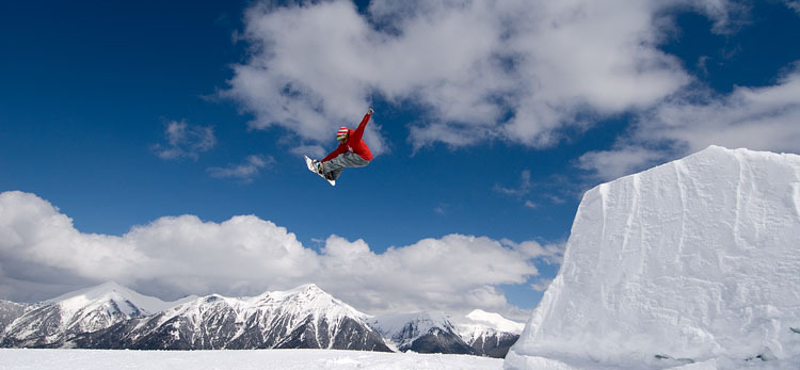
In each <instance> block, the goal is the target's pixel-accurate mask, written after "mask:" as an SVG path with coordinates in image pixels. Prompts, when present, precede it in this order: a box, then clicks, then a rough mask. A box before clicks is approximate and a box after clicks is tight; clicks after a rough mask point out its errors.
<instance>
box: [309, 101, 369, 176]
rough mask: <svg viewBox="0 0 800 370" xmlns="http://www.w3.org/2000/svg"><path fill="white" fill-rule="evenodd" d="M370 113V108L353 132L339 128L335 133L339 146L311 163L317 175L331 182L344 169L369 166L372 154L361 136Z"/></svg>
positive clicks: (345, 128)
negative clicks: (319, 159)
mask: <svg viewBox="0 0 800 370" xmlns="http://www.w3.org/2000/svg"><path fill="white" fill-rule="evenodd" d="M372 112H373V111H372V108H370V109H369V111H368V112H367V114H366V115H364V119H362V120H361V123H360V124H359V125H358V128H356V129H355V130H351V129H349V128H347V127H341V128H339V131H336V140H338V141H339V146H337V147H336V149H335V150H334V151H332V152H331V153H330V154H328V155H327V156H326V157H325V158H323V159H322V160H321V161H317V160H313V161H312V166H313V168H314V169H315V170H316V172H317V174H319V175H320V176H322V177H324V178H325V179H326V180H328V181H330V182H333V181H336V179H338V178H339V176H340V175H341V174H342V171H344V169H345V168H351V167H364V166H366V165H368V164H369V162H370V161H371V160H372V152H371V151H370V150H369V147H368V146H367V143H365V142H364V139H363V136H364V129H365V128H366V127H367V123H368V122H369V119H370V116H372Z"/></svg>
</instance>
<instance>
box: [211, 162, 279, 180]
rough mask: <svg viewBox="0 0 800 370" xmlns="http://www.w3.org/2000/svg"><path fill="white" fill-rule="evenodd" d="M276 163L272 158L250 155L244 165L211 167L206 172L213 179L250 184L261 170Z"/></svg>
mask: <svg viewBox="0 0 800 370" xmlns="http://www.w3.org/2000/svg"><path fill="white" fill-rule="evenodd" d="M274 162H275V159H274V158H272V157H264V156H261V155H250V156H247V158H245V161H244V163H240V164H229V165H228V166H227V167H211V168H209V169H207V170H206V171H207V172H208V174H209V175H210V176H211V177H215V178H218V179H225V178H233V179H238V180H240V181H243V182H245V183H250V182H252V181H253V178H254V177H255V176H257V175H258V173H259V172H260V171H261V169H263V168H265V167H268V166H271V165H272V164H273V163H274Z"/></svg>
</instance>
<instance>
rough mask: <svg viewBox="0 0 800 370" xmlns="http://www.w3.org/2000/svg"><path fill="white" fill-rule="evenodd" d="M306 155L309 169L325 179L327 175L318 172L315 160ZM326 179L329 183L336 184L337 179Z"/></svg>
mask: <svg viewBox="0 0 800 370" xmlns="http://www.w3.org/2000/svg"><path fill="white" fill-rule="evenodd" d="M305 157H306V167H308V170H309V171H311V172H313V173H315V174H317V175H318V176H319V177H322V178H323V179H325V176H323V175H321V174H319V173H317V169H316V168H314V161H312V160H311V158H308V156H307V155H306V156H305ZM325 181H327V182H328V183H329V184H331V186H336V180H328V179H325Z"/></svg>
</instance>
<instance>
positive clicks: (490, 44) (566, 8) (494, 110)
mask: <svg viewBox="0 0 800 370" xmlns="http://www.w3.org/2000/svg"><path fill="white" fill-rule="evenodd" d="M675 8H681V9H684V8H685V9H695V10H697V11H700V12H703V13H705V14H707V15H709V16H710V17H712V18H713V19H715V22H716V24H717V27H716V28H718V29H722V28H724V26H725V25H726V24H729V23H730V22H729V19H730V16H729V13H730V9H732V8H734V6H732V5H731V4H730V2H728V1H725V0H723V1H719V0H708V1H699V2H689V1H671V2H661V1H656V0H650V1H641V0H636V1H634V0H613V1H604V2H597V1H590V0H565V1H556V2H553V1H530V0H503V1H499V0H484V1H466V0H443V1H403V2H398V1H390V0H373V1H371V2H370V5H369V9H368V12H367V13H366V14H360V13H359V12H358V11H357V9H356V6H355V5H354V4H353V3H352V2H350V1H346V0H340V1H321V2H300V3H299V4H298V3H294V2H291V3H290V4H289V5H285V6H280V5H276V4H275V3H273V2H266V1H262V2H259V3H256V4H255V5H253V6H252V7H251V8H249V9H248V11H247V12H246V15H245V19H244V23H245V29H244V31H243V33H242V36H241V39H242V40H244V41H245V42H247V43H248V44H249V45H251V46H252V52H251V54H250V56H249V58H248V60H247V61H246V62H245V63H242V64H239V65H236V66H234V76H233V78H231V80H230V81H229V88H228V89H227V90H225V91H223V92H222V95H223V96H225V97H228V98H230V99H233V100H235V101H238V102H239V103H240V104H241V106H242V107H243V109H244V110H245V111H248V112H251V113H253V114H254V116H255V118H254V120H253V121H252V122H251V126H252V127H254V128H259V129H265V128H269V127H275V126H278V127H283V128H285V129H287V130H289V131H291V132H293V133H295V134H297V135H299V136H300V137H301V138H302V139H303V140H305V141H307V142H309V143H314V142H321V141H322V140H326V139H327V138H328V137H329V136H330V135H331V132H333V131H334V130H335V128H336V127H337V125H340V123H341V122H351V121H355V120H357V117H359V114H361V113H362V112H363V111H364V109H365V107H367V106H369V105H370V104H369V103H370V101H371V99H372V97H374V96H380V97H381V98H383V99H385V100H386V101H388V102H390V103H394V104H396V105H403V104H410V105H412V106H415V107H419V108H421V109H422V111H423V112H424V114H423V116H422V117H421V118H420V119H419V120H418V121H415V122H413V123H410V126H412V129H411V131H410V135H409V140H410V141H411V143H412V144H413V145H414V147H415V148H420V147H423V146H426V145H429V144H433V143H445V144H447V145H449V146H453V147H458V146H464V145H471V144H475V143H476V142H478V141H481V140H487V139H501V140H505V141H510V142H517V143H522V144H525V145H529V146H533V147H547V146H552V145H555V144H556V143H558V142H559V141H560V140H561V139H562V138H563V132H564V129H565V128H573V129H574V128H578V129H584V128H586V127H588V126H590V125H592V124H593V123H594V122H595V121H596V120H597V118H598V117H604V116H610V115H614V114H618V113H621V112H625V111H628V110H631V109H634V110H637V109H646V108H649V107H651V106H653V105H654V104H655V103H657V102H659V101H660V100H662V99H664V98H665V97H667V96H670V95H671V94H673V93H675V92H677V91H679V90H680V89H681V88H682V87H684V86H686V85H687V84H688V83H689V82H690V81H691V78H690V77H689V76H688V75H687V73H686V72H685V71H684V70H683V69H682V67H681V65H680V63H679V62H678V60H677V59H676V58H675V57H673V56H670V55H667V54H665V53H664V52H662V51H660V50H659V48H658V46H659V44H660V43H661V42H663V40H664V38H665V37H666V34H667V32H668V31H669V28H670V25H671V23H670V21H669V20H668V18H666V17H665V16H664V14H667V13H668V12H667V10H669V9H675ZM374 128H375V127H373V130H371V131H369V132H368V135H367V140H368V143H369V144H370V145H372V143H371V142H370V140H372V141H379V138H380V137H381V134H380V131H379V130H375V129H374Z"/></svg>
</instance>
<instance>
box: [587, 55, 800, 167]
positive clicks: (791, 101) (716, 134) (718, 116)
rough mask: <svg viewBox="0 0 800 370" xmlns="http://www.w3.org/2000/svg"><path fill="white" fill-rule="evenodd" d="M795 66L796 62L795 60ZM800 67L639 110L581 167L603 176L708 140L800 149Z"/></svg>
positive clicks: (694, 148) (758, 147) (698, 146)
mask: <svg viewBox="0 0 800 370" xmlns="http://www.w3.org/2000/svg"><path fill="white" fill-rule="evenodd" d="M798 67H800V65H798ZM798 122H800V70H798V68H797V67H796V68H795V69H793V70H792V71H790V72H787V73H786V74H785V75H784V76H783V77H782V78H780V79H779V81H778V83H777V84H775V85H773V86H766V87H737V88H736V89H734V91H733V92H731V93H730V94H728V95H724V96H719V95H713V94H711V93H705V94H698V93H692V94H685V95H682V96H677V97H675V98H674V99H670V100H669V101H667V102H665V103H663V104H660V105H659V106H658V107H656V108H654V109H652V110H649V111H647V112H645V113H643V114H641V115H640V117H639V118H638V119H637V122H636V124H635V125H634V126H633V128H632V129H631V132H630V133H629V134H628V135H626V136H623V137H622V138H621V139H620V140H619V142H618V143H617V145H616V146H615V147H614V148H612V149H611V150H608V151H600V152H591V153H587V154H585V155H584V156H582V157H581V158H580V160H579V166H580V167H581V168H584V169H587V170H592V171H596V173H597V174H598V175H599V176H600V177H602V178H604V179H613V178H616V177H619V176H621V175H625V174H629V173H632V172H634V171H637V170H640V169H642V168H644V167H646V166H649V165H652V164H653V163H655V162H659V161H664V160H669V159H673V158H676V157H681V156H684V155H686V154H689V153H692V152H696V151H699V150H702V149H704V148H706V147H708V146H709V145H712V144H714V145H721V146H725V147H729V148H740V147H746V148H750V149H755V150H770V151H776V152H797V151H798V150H800V146H798V143H800V125H798V124H797V123H798Z"/></svg>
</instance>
